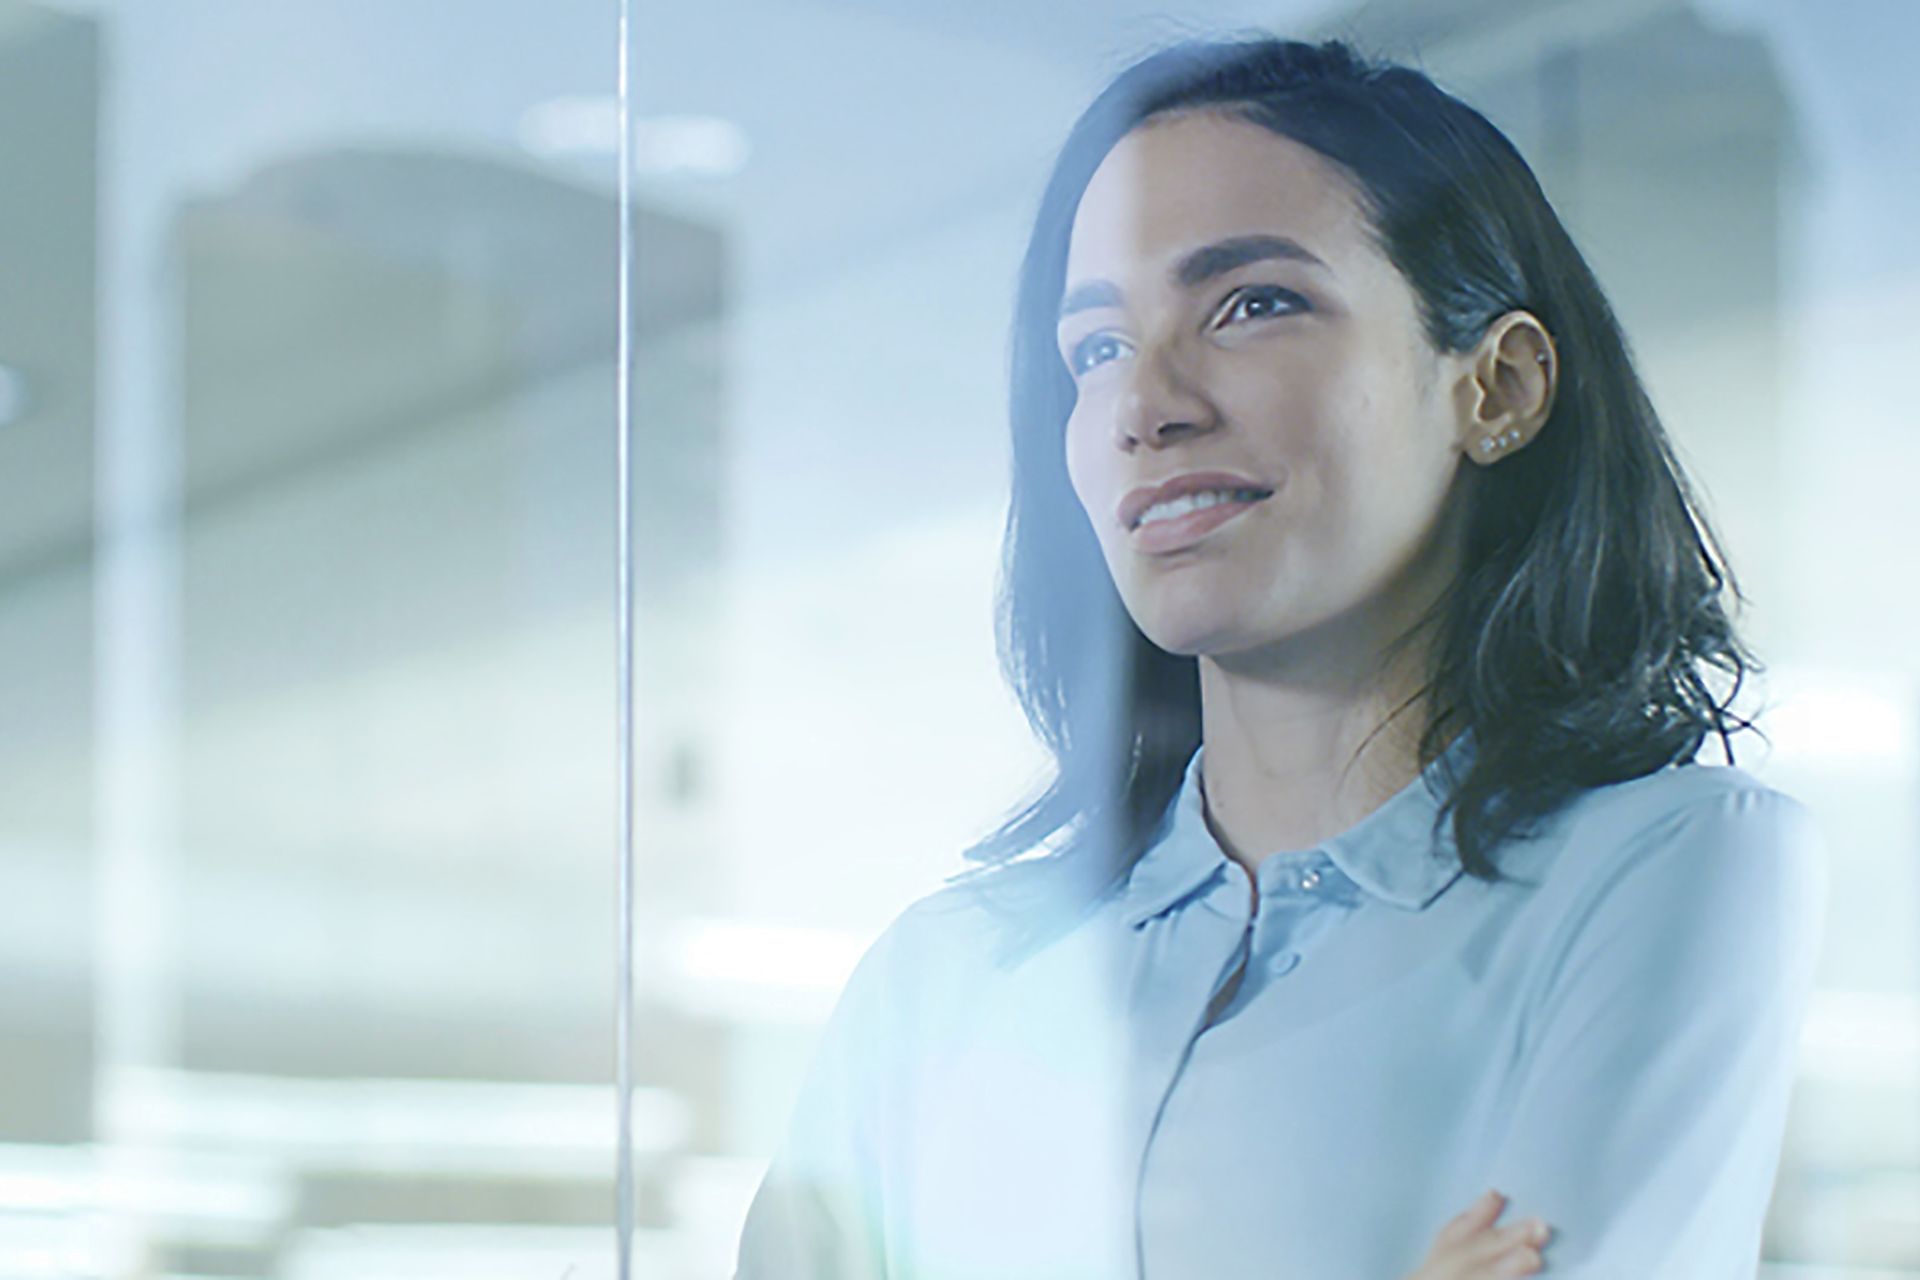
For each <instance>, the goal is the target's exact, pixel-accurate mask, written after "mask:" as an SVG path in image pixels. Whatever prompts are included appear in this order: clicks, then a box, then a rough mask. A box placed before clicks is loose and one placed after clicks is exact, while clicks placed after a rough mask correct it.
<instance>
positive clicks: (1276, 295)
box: [1225, 285, 1312, 320]
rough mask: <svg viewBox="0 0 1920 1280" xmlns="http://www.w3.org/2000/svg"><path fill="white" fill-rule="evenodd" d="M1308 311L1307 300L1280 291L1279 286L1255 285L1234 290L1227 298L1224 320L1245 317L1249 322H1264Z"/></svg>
mask: <svg viewBox="0 0 1920 1280" xmlns="http://www.w3.org/2000/svg"><path fill="white" fill-rule="evenodd" d="M1310 310H1312V306H1311V305H1310V304H1309V303H1308V302H1307V300H1306V299H1305V298H1303V297H1301V296H1300V295H1299V294H1297V293H1295V292H1294V291H1293V290H1291V289H1282V288H1281V287H1280V286H1279V285H1255V286H1251V287H1249V288H1245V289H1238V290H1235V291H1234V293H1233V294H1232V295H1230V296H1229V297H1228V299H1227V313H1226V317H1225V318H1226V319H1227V320H1233V319H1235V318H1236V317H1238V316H1245V317H1246V318H1247V319H1249V320H1266V319H1269V318H1271V317H1273V316H1281V315H1288V314H1290V313H1292V312H1295V311H1310Z"/></svg>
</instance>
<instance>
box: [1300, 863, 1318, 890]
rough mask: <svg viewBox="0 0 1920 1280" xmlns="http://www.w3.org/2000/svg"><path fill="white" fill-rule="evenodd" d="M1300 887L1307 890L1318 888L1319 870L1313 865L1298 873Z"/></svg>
mask: <svg viewBox="0 0 1920 1280" xmlns="http://www.w3.org/2000/svg"><path fill="white" fill-rule="evenodd" d="M1300 887H1301V888H1302V889H1306V890H1308V891H1312V890H1314V889H1318V888H1319V887H1320V872H1319V871H1318V870H1316V869H1315V868H1313V867H1308V868H1307V869H1306V870H1305V871H1302V872H1301V873H1300Z"/></svg>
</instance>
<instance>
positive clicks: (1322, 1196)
mask: <svg viewBox="0 0 1920 1280" xmlns="http://www.w3.org/2000/svg"><path fill="white" fill-rule="evenodd" d="M1471 750H1472V739H1471V737H1470V736H1468V737H1461V738H1459V739H1457V740H1456V741H1455V743H1454V745H1453V747H1451V748H1449V755H1456V754H1457V753H1464V752H1470V751H1471ZM1201 759H1202V753H1198V752H1197V753H1196V754H1195V755H1194V757H1193V760H1192V762H1191V763H1190V765H1189V766H1188V769H1187V774H1186V779H1185V782H1184V784H1183V788H1182V790H1181V791H1180V793H1179V795H1178V797H1177V798H1176V800H1175V801H1174V803H1173V804H1172V805H1171V806H1170V808H1169V811H1168V818H1167V820H1166V822H1165V823H1164V824H1163V826H1162V834H1161V836H1160V838H1159V840H1158V842H1157V843H1156V844H1155V845H1154V846H1153V848H1152V849H1150V850H1149V852H1148V853H1147V855H1146V856H1145V857H1143V858H1142V859H1141V860H1140V862H1139V864H1138V865H1137V866H1136V867H1135V868H1134V871H1133V873H1132V875H1131V876H1130V878H1129V879H1128V881H1127V882H1126V884H1125V885H1124V887H1123V889H1122V890H1121V891H1119V892H1118V893H1117V894H1116V895H1115V896H1113V897H1111V898H1110V899H1108V900H1107V902H1105V903H1104V904H1102V906H1101V907H1100V908H1099V909H1098V910H1096V911H1095V912H1094V913H1093V914H1091V915H1090V916H1088V917H1087V918H1086V919H1085V920H1084V921H1083V922H1082V923H1080V924H1079V925H1077V926H1076V927H1075V928H1074V929H1073V930H1072V931H1071V932H1070V933H1068V934H1066V935H1065V936H1063V937H1062V938H1060V939H1059V940H1057V941H1055V942H1053V943H1051V944H1050V945H1048V946H1047V947H1045V948H1044V949H1042V950H1040V951H1038V952H1035V953H1034V954H1032V955H1030V956H1028V957H1026V958H1024V959H1022V960H1020V961H1018V962H1016V963H1012V964H1009V965H1006V966H1001V965H998V964H996V963H994V962H993V961H992V960H991V959H990V956H991V952H992V947H991V941H992V937H993V929H994V921H993V919H992V917H990V916H989V915H988V914H987V912H986V910H985V908H984V906H983V905H982V904H981V903H980V902H979V901H978V900H977V899H976V897H975V896H974V893H973V891H972V890H971V888H970V887H969V886H968V885H966V884H964V883H954V884H949V885H947V886H946V887H944V888H942V889H940V890H939V891H937V892H935V893H932V894H930V895H929V896H927V897H925V898H923V899H921V900H920V901H918V902H916V903H914V904H913V905H912V906H911V907H909V908H908V909H907V910H906V911H905V912H904V913H903V914H902V915H901V916H900V917H899V918H898V919H897V920H895V921H894V922H893V924H892V925H890V926H889V927H888V928H887V929H886V931H885V932H884V933H883V934H882V935H881V937H880V938H879V940H878V941H877V942H875V943H874V945H873V946H872V947H871V948H870V949H869V950H868V951H867V952H866V954H865V955H864V956H863V958H862V959H861V961H860V963H859V965H858V966H857V968H856V969H855V971H854V973H853V976H852V977H851V979H850V980H849V981H848V983H847V985H846V988H845V990H844V991H843V992H842V994H841V997H840V1000H839V1003H838V1005H837V1006H836V1008H835V1010H834V1013H833V1015H832V1017H831V1019H830V1021H829V1023H828V1025H827V1028H826V1030H825V1032H824V1034H823V1036H822V1039H821V1041H820V1044H819V1048H818V1050H817V1051H816V1054H815V1057H814V1059H813V1062H812V1066H811V1068H810V1070H809V1073H808V1075H807V1077H806V1079H805V1082H804V1084H803V1086H802V1089H801V1093H800V1096H799V1101H798V1103H797V1105H796V1107H795V1109H794V1113H793V1120H792V1125H791V1128H790V1130H789V1132H788V1134H787V1137H786V1140H785V1143H784V1145H783V1147H782V1149H781V1150H780V1151H779V1152H778V1153H777V1155H776V1157H775V1159H774V1162H773V1164H772V1166H771V1168H770V1169H769V1171H768V1174H767V1177H766V1179H765V1181H764V1182H763V1183H762V1184H761V1186H760V1189H759V1192H758V1194H757V1195H756V1197H755V1199H754V1202H753V1205H752V1208H751V1209H750V1210H749V1212H748V1215H747V1221H746V1223H745V1226H744V1229H743V1232H742V1236H741V1243H740V1253H739V1265H738V1270H737V1273H736V1274H737V1277H739V1280H815V1278H818V1280H826V1278H827V1277H832V1278H833V1280H862V1278H865V1277H881V1276H885V1277H890V1278H892V1280H962V1278H966V1280H1068V1278H1073V1280H1080V1278H1088V1280H1092V1278H1095V1277H1098V1278H1099V1280H1118V1278H1122V1277H1140V1276H1144V1277H1146V1280H1186V1278H1187V1277H1192V1278H1193V1280H1242V1278H1245V1280H1399V1278H1400V1277H1403V1276H1405V1275H1407V1274H1408V1273H1409V1272H1411V1271H1412V1270H1413V1269H1414V1268H1415V1267H1416V1266H1417V1265H1418V1264H1419V1262H1420V1260H1421V1259H1422V1257H1423V1256H1424V1255H1425V1253H1426V1250H1427V1248H1428V1246H1429V1245H1430V1244H1431V1242H1432V1239H1433V1237H1434V1235H1435V1233H1436V1232H1437V1231H1438V1230H1439V1228H1440V1226H1441V1225H1442V1224H1443V1223H1444V1222H1446V1221H1447V1219H1449V1218H1451V1217H1453V1216H1454V1215H1455V1214H1457V1213H1459V1212H1460V1211H1461V1210H1462V1209H1464V1208H1466V1207H1467V1205H1468V1204H1469V1202H1471V1201H1472V1200H1473V1199H1474V1198H1475V1197H1476V1196H1477V1195H1478V1194H1479V1193H1480V1192H1482V1191H1483V1190H1485V1189H1486V1188H1488V1187H1490V1186H1491V1187H1497V1188H1499V1189H1500V1190H1501V1191H1503V1192H1505V1193H1507V1194H1508V1195H1509V1196H1510V1197H1511V1202H1512V1208H1511V1209H1510V1210H1509V1216H1508V1217H1507V1218H1505V1219H1503V1221H1508V1220H1512V1219H1513V1218H1514V1217H1517V1216H1522V1215H1529V1214H1538V1215H1540V1216H1542V1217H1544V1218H1545V1219H1546V1220H1547V1221H1548V1222H1550V1223H1551V1224H1553V1226H1554V1227H1555V1229H1556V1235H1555V1238H1554V1240H1553V1241H1552V1243H1551V1244H1550V1245H1549V1246H1548V1249H1547V1254H1546V1257H1547V1261H1548V1264H1549V1271H1550V1273H1551V1274H1552V1275H1554V1276H1555V1277H1558V1278H1559V1280H1601V1278H1602V1277H1604V1278H1605V1280H1663V1278H1666V1277H1671V1278H1673V1280H1736V1278H1738V1280H1751V1277H1752V1276H1753V1275H1754V1273H1755V1270H1756V1265H1757V1260H1758V1255H1759V1242H1760V1232H1761V1223H1762V1219H1763V1217H1764V1215H1765V1212H1766V1208H1767V1203H1768V1199H1769V1196H1770V1194H1771V1190H1772V1185H1773V1179H1774V1175H1775V1171H1776V1168H1777V1165H1778V1162H1779V1154H1780V1146H1781V1141H1782V1135H1783V1130H1784V1124H1785V1114H1786V1107H1787V1101H1788V1094H1789V1090H1790V1086H1791V1083H1792V1078H1793V1071H1794V1059H1795V1046H1796V1043H1797V1039H1798V1031H1799V1026H1800V1021H1801V1018H1802V1015H1803V1012H1804V1008H1805V1004H1806V1000H1807V996H1808V994H1809V989H1810V986H1811V983H1812V976H1813V970H1814V963H1815V958H1816V953H1817V950H1818V946H1819V939H1820V932H1821V921H1822V919H1823V915H1824V907H1825V899H1826V875H1827V873H1826V868H1825V853H1824V847H1823V845H1822V842H1821V838H1820V836H1819V834H1818V832H1817V829H1816V828H1815V826H1814V824H1813V822H1812V820H1811V817H1810V815H1809V813H1808V811H1807V810H1806V809H1805V807H1804V806H1802V805H1801V804H1800V803H1799V802H1797V801H1795V800H1794V799H1792V798H1791V797H1789V796H1786V795H1784V794H1782V793H1781V792H1778V791H1775V790H1772V789H1770V788H1768V787H1767V786H1765V785H1763V784H1762V783H1760V782H1759V781H1758V780H1756V779H1755V778H1754V777H1753V776H1752V775H1750V774H1748V773H1747V772H1745V771H1744V770H1741V769H1738V768H1734V767H1730V766H1723V765H1706V764H1688V765H1675V766H1669V767H1667V768H1664V769H1661V770H1658V771H1656V772H1655V773H1652V774H1649V775H1647V776H1645V777H1642V778H1637V779H1634V780H1631V781H1628V782H1624V783H1618V784H1614V785H1610V786H1605V787H1601V788H1597V789H1594V790H1591V791H1588V792H1586V793H1584V794H1583V795H1581V796H1580V797H1579V798H1578V799H1576V800H1575V801H1574V802H1572V803H1571V804H1570V805H1569V806H1568V807H1567V808H1566V809H1564V810H1562V811H1561V812H1560V813H1559V814H1557V815H1556V816H1555V817H1554V818H1552V819H1551V820H1549V821H1548V822H1547V823H1546V824H1545V825H1543V826H1542V827H1541V828H1539V829H1538V830H1537V831H1536V833H1535V834H1534V835H1533V836H1531V837H1529V838H1525V839H1521V840H1518V841H1515V842H1511V843H1509V844H1507V845H1505V846H1504V847H1503V848H1502V849H1501V850H1500V851H1499V853H1498V854H1497V855H1496V857H1497V860H1498V861H1499V863H1500V865H1501V867H1502V869H1503V870H1504V871H1506V872H1507V873H1508V874H1509V875H1512V876H1515V877H1518V878H1519V879H1521V880H1523V881H1526V882H1527V883H1514V882H1511V881H1510V882H1506V883H1501V884H1497V885H1489V884H1487V883H1485V882H1483V881H1481V880H1478V879H1476V878H1474V877H1471V876H1467V875H1465V874H1464V873H1463V872H1462V871H1461V870H1460V867H1459V864H1458V859H1457V857H1456V856H1455V853H1454V850H1453V846H1452V837H1451V825H1450V824H1448V825H1447V826H1445V827H1444V828H1443V830H1442V834H1441V836H1440V837H1439V839H1438V840H1436V839H1435V838H1434V837H1433V834H1432V825H1433V817H1434V814H1435V813H1436V811H1437V807H1438V800H1439V795H1440V792H1439V788H1440V786H1441V781H1440V778H1439V776H1438V775H1439V770H1440V767H1441V765H1440V763H1439V762H1436V763H1435V764H1434V765H1433V766H1430V767H1429V768H1428V769H1427V770H1426V772H1425V773H1423V774H1422V776H1421V777H1420V778H1417V779H1415V780H1414V781H1413V782H1412V783H1410V784H1408V786H1407V787H1406V788H1405V789H1403V790H1402V791H1401V792H1400V793H1398V794H1397V795H1395V796H1394V797H1393V798H1392V799H1390V800H1389V801H1388V802H1387V803H1386V804H1385V805H1383V806H1382V807H1380V808H1379V809H1377V810H1375V811H1374V812H1373V813H1371V814H1369V815H1368V816H1367V817H1366V818H1365V819H1363V820H1362V821H1360V822H1359V823H1358V824H1356V825H1355V826H1353V827H1352V828H1350V829H1349V830H1347V831H1345V832H1343V833H1342V834H1340V835H1338V836H1335V837H1333V838H1332V839H1329V840H1327V841H1326V842H1324V843H1322V844H1320V845H1318V846H1316V847H1314V848H1310V849H1302V850H1297V851H1286V852H1280V853H1276V854H1273V855H1272V856H1270V857H1268V858H1266V859H1264V860H1263V861H1261V862H1260V863H1259V867H1258V872H1257V878H1258V882H1259V895H1258V908H1257V911H1256V910H1254V909H1253V908H1252V907H1251V904H1250V899H1251V897H1252V895H1251V894H1250V892H1249V888H1250V886H1249V884H1248V875H1247V872H1246V871H1245V869H1244V868H1243V867H1242V866H1241V865H1240V864H1239V863H1237V862H1235V861H1233V860H1231V859H1229V858H1228V857H1227V856H1226V855H1225V854H1224V853H1223V852H1222V850H1221V848H1220V846H1219V844H1218V843H1217V842H1216V841H1215V840H1214V839H1213V837H1212V835H1211V833H1210V832H1209V831H1208V829H1207V826H1206V822H1205V820H1204V817H1203V801H1202V796H1201V791H1200V761H1201ZM1243 960H1244V970H1245V972H1244V975H1243V978H1242V981H1241V982H1240V985H1239V987H1238V989H1237V991H1236V992H1235V993H1234V995H1233V998H1232V999H1231V1001H1230V1002H1228V1003H1227V1004H1225V1005H1224V1006H1223V1007H1222V1008H1221V1009H1220V1011H1219V1012H1218V1014H1217V1015H1216V1017H1215V1018H1214V1019H1213V1021H1212V1022H1211V1023H1209V1022H1207V1020H1206V1012H1207V1009H1208V1007H1209V1005H1210V1003H1211V1002H1212V999H1213V997H1214V996H1215V994H1216V993H1217V992H1219V991H1221V990H1222V989H1223V988H1224V987H1225V986H1226V984H1227V981H1228V979H1229V978H1230V977H1231V976H1232V975H1233V973H1234V972H1235V971H1236V970H1239V969H1241V968H1242V962H1243Z"/></svg>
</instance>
